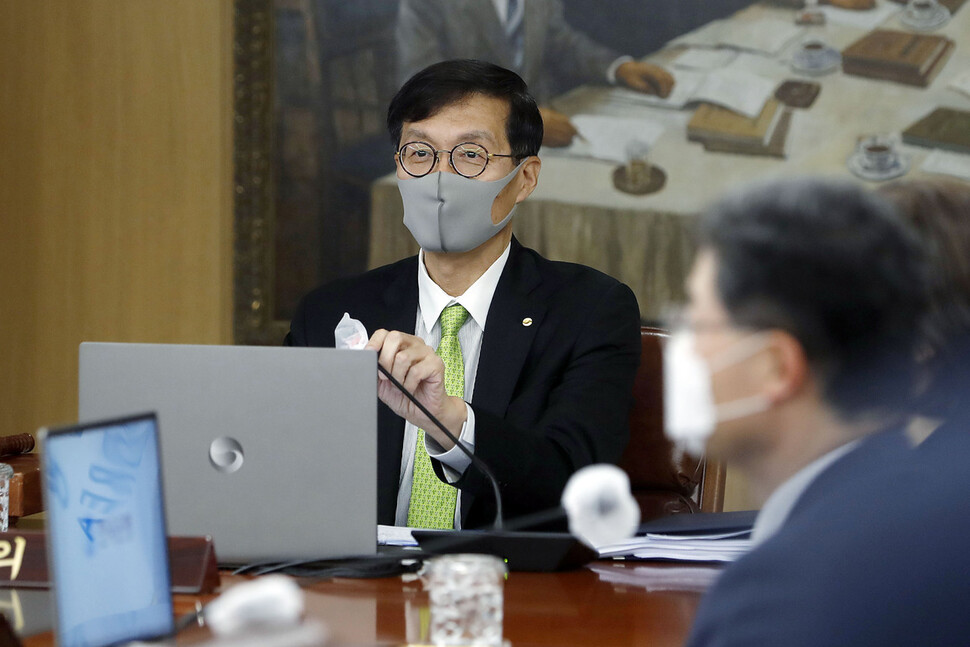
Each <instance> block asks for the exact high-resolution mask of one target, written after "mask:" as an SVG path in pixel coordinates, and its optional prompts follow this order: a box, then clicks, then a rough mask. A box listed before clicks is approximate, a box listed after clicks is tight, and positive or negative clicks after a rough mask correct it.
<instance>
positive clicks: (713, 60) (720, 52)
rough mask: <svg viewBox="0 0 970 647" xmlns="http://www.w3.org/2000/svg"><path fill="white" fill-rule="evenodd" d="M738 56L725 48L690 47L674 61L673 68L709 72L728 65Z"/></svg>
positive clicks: (733, 50) (734, 51)
mask: <svg viewBox="0 0 970 647" xmlns="http://www.w3.org/2000/svg"><path fill="white" fill-rule="evenodd" d="M737 56H738V51H737V50H735V49H727V48H714V47H690V48H688V49H687V50H685V51H684V53H683V54H681V55H680V56H678V57H677V58H676V59H674V62H673V63H672V65H673V66H674V67H682V68H688V69H698V70H711V69H714V68H719V67H725V66H726V65H729V64H730V63H731V61H733V60H734V59H735V58H737Z"/></svg>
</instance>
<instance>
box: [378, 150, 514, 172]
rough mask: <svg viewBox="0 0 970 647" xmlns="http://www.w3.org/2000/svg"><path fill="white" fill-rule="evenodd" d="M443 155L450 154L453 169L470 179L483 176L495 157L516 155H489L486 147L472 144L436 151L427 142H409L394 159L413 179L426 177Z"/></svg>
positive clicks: (449, 159) (449, 158)
mask: <svg viewBox="0 0 970 647" xmlns="http://www.w3.org/2000/svg"><path fill="white" fill-rule="evenodd" d="M441 153H448V162H449V163H450V164H451V168H453V169H455V172H456V173H458V175H461V176H464V177H468V178H472V177H478V176H479V175H481V174H482V173H483V172H484V171H485V167H486V166H488V162H489V160H490V159H492V158H493V157H515V155H499V154H498V153H489V152H488V151H487V150H485V147H484V146H481V145H479V144H473V143H472V142H465V143H463V144H458V145H457V146H455V147H454V148H452V149H451V150H447V149H444V150H435V148H434V147H433V146H432V145H431V144H428V143H426V142H408V143H407V144H405V145H404V146H401V148H400V149H398V151H397V152H396V153H394V157H395V158H397V161H398V162H400V163H401V168H403V169H404V172H405V173H407V174H408V175H410V176H412V177H424V176H425V175H427V174H428V173H430V172H431V171H432V170H433V169H434V167H435V165H436V164H437V163H438V155H439V154H441Z"/></svg>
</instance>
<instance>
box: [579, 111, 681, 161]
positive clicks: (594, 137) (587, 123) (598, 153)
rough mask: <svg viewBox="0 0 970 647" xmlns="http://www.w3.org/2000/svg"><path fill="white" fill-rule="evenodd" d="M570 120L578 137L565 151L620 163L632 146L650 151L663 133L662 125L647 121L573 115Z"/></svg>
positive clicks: (624, 159) (625, 159)
mask: <svg viewBox="0 0 970 647" xmlns="http://www.w3.org/2000/svg"><path fill="white" fill-rule="evenodd" d="M571 121H572V124H573V126H575V127H576V130H578V131H579V134H580V135H581V137H575V138H574V139H573V143H572V145H571V146H570V147H569V148H568V149H566V150H565V151H564V152H566V153H568V154H570V155H575V156H578V157H593V158H595V159H601V160H606V161H609V162H619V163H621V164H622V163H625V162H626V161H627V157H628V155H627V151H629V149H630V147H631V146H642V147H643V148H644V149H646V150H649V149H650V148H651V147H652V146H653V145H654V143H655V142H656V141H657V139H659V138H660V135H662V134H663V132H664V127H663V126H662V125H660V124H658V123H657V122H655V121H650V120H648V119H631V118H625V117H602V116H598V115H576V116H574V117H572V119H571Z"/></svg>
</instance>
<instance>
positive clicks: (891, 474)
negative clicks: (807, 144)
mask: <svg viewBox="0 0 970 647" xmlns="http://www.w3.org/2000/svg"><path fill="white" fill-rule="evenodd" d="M700 230H701V235H700V241H701V245H700V251H699V254H698V259H697V261H696V264H695V266H694V269H693V271H692V273H691V277H690V279H689V294H690V299H691V304H690V318H689V320H690V322H691V324H692V325H691V329H692V330H693V339H691V338H690V337H684V336H680V337H677V338H676V339H675V340H674V341H675V342H676V341H681V342H682V344H683V346H684V347H687V346H688V345H687V344H684V343H683V342H685V341H686V342H691V343H690V345H689V347H690V348H692V350H693V353H683V354H682V357H687V358H688V359H694V360H697V361H698V362H699V363H700V365H701V366H702V367H707V369H708V371H707V372H705V371H704V370H701V371H699V372H698V374H697V375H695V376H694V377H695V382H705V385H706V388H707V389H708V391H709V392H710V393H711V394H712V395H711V398H710V404H711V409H710V415H709V416H708V417H707V420H709V421H710V423H709V424H707V425H703V424H698V423H697V421H696V420H695V421H694V423H693V429H692V430H688V431H685V430H687V429H688V428H689V427H690V425H687V424H686V423H685V424H683V425H682V427H681V428H680V432H681V437H682V438H685V439H692V440H694V441H697V440H703V441H706V446H707V448H708V450H709V452H710V453H711V455H715V456H718V457H720V458H722V459H726V460H728V461H729V462H730V463H732V464H733V465H734V466H736V467H738V468H740V469H741V470H742V471H743V472H744V474H745V476H746V477H747V478H748V480H749V482H750V484H751V485H752V487H753V489H754V490H755V491H756V492H758V493H760V494H761V495H762V496H766V497H767V500H766V502H765V504H764V506H763V507H762V509H761V512H760V513H759V516H758V518H757V521H756V523H755V528H754V531H753V536H752V539H753V542H754V544H755V546H754V548H753V550H752V552H751V553H750V554H748V555H747V556H745V557H744V558H742V559H741V560H739V561H738V562H736V563H734V564H732V565H731V566H730V567H728V568H727V569H726V570H725V572H724V573H723V575H722V576H721V578H720V579H719V580H718V581H717V583H716V584H715V585H714V587H713V588H712V589H711V591H709V592H708V594H707V596H706V597H705V599H704V600H703V601H702V603H701V607H700V609H699V611H698V615H697V618H696V621H695V625H694V628H693V631H692V634H691V637H690V639H689V641H688V645H689V646H691V647H701V646H714V645H717V646H734V645H737V646H740V645H786V646H788V645H793V646H796V647H798V646H801V645H805V646H807V645H853V646H859V645H863V646H870V645H871V646H875V645H887V644H893V645H897V644H898V645H917V644H920V645H922V644H933V645H944V644H954V643H953V640H954V638H955V637H957V636H958V637H959V639H960V640H965V637H966V635H967V631H970V626H968V623H967V621H966V620H964V618H966V613H965V612H963V611H962V610H961V609H960V607H962V606H963V605H964V604H965V602H964V601H965V600H966V599H967V595H968V593H970V586H968V584H967V582H966V578H965V576H964V574H965V572H966V571H967V567H968V566H970V559H968V557H967V555H968V554H967V551H966V550H965V539H964V538H965V536H966V533H967V532H970V503H967V502H966V501H967V500H968V498H967V497H966V496H965V492H964V494H960V492H961V491H965V489H966V487H967V486H968V485H970V484H968V479H967V478H966V477H964V476H962V474H960V473H950V474H946V475H939V474H934V473H933V471H932V470H929V469H927V465H926V463H925V462H924V461H923V460H920V459H919V458H918V454H919V452H918V451H917V450H915V449H914V448H913V445H914V443H913V442H912V440H911V438H910V436H909V435H908V434H907V433H904V426H905V423H906V422H907V421H908V419H909V414H910V413H911V406H912V395H913V392H914V382H915V380H914V377H915V375H916V372H917V371H916V359H915V358H916V352H915V350H916V346H917V343H918V342H919V339H920V337H919V326H918V322H919V320H920V317H921V315H922V312H923V308H924V304H925V299H926V293H927V289H926V281H925V256H924V252H923V248H922V246H921V245H920V243H919V241H918V240H917V239H916V237H915V236H914V235H913V233H912V231H910V230H909V229H908V228H907V227H906V226H905V224H904V223H903V222H902V220H901V219H900V218H899V216H898V214H897V213H896V211H895V210H894V209H893V208H892V206H891V205H890V204H889V203H887V202H885V201H884V200H882V199H880V198H878V197H877V196H875V195H872V194H870V193H868V192H866V191H865V190H863V189H862V188H859V187H857V186H854V185H849V184H842V183H836V182H832V181H820V180H788V181H784V182H775V183H773V184H768V185H761V186H758V187H754V188H751V189H749V190H747V191H743V192H740V193H738V194H735V195H733V196H731V197H728V198H727V199H725V200H724V201H722V202H721V203H719V204H718V205H716V206H715V207H713V208H712V209H711V210H710V211H709V212H708V213H707V214H706V215H705V216H704V217H703V218H702V222H701V228H700ZM682 335H683V334H682ZM673 343H674V342H672V345H673ZM671 359H675V358H673V357H672V358H671ZM682 364H683V363H682ZM675 372H676V371H675ZM665 386H666V387H667V388H670V389H672V391H671V394H670V395H671V400H670V401H671V405H672V406H671V407H670V410H671V411H676V403H677V401H678V397H677V394H676V392H677V391H678V390H680V391H681V392H685V389H687V387H688V386H690V385H689V384H688V383H686V382H684V380H683V377H681V378H677V377H674V379H673V380H669V381H668V382H666V384H665ZM693 386H694V387H696V386H697V385H696V384H694V385H693ZM701 390H702V391H703V389H701ZM695 392H698V391H697V390H696V388H695ZM693 406H694V407H695V408H696V407H703V403H702V402H697V401H695V402H694V404H693ZM672 422H673V423H674V424H673V427H674V429H676V428H677V423H678V421H677V420H676V419H675V420H673V421H672Z"/></svg>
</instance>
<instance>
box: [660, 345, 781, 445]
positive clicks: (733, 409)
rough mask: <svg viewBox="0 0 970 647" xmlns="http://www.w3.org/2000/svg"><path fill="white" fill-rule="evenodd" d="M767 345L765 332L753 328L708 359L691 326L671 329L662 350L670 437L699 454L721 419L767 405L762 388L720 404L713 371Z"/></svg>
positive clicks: (666, 424) (746, 414)
mask: <svg viewBox="0 0 970 647" xmlns="http://www.w3.org/2000/svg"><path fill="white" fill-rule="evenodd" d="M764 345H765V342H764V336H763V335H761V334H760V333H755V334H753V335H750V336H748V337H745V338H744V339H742V340H741V341H739V342H737V343H735V344H733V345H731V346H729V347H728V348H726V349H724V350H723V351H721V352H720V353H718V354H717V355H716V356H715V357H714V358H712V359H711V361H710V364H708V363H707V362H705V361H704V359H703V358H702V357H701V356H700V355H699V354H698V353H697V350H696V349H695V346H694V333H693V332H690V331H686V330H685V331H679V332H676V333H674V334H673V335H671V337H670V340H669V341H668V342H667V344H666V345H665V346H664V353H663V358H664V375H663V379H664V431H665V432H666V434H667V438H669V439H670V440H672V441H673V442H674V444H675V445H677V446H678V447H679V448H681V449H683V450H685V451H687V452H688V453H690V454H692V455H694V456H698V457H699V456H701V455H702V454H703V453H704V448H705V445H706V444H707V439H708V438H709V437H710V436H711V434H712V433H714V429H715V427H716V426H717V423H719V422H726V421H728V420H736V419H738V418H744V417H746V416H750V415H754V414H756V413H760V412H762V411H765V410H767V409H768V407H769V406H770V404H771V403H770V402H769V401H768V398H767V397H766V396H764V395H760V394H759V395H753V396H750V397H747V398H741V399H738V400H732V401H730V402H724V403H722V404H719V405H716V404H715V403H714V392H713V389H712V386H711V377H712V376H713V375H714V374H715V373H717V372H718V371H720V370H723V369H725V368H727V367H729V366H732V365H734V364H737V363H738V362H740V361H742V360H745V359H747V358H749V357H751V356H752V355H754V354H755V353H756V352H758V351H759V350H761V349H762V348H764Z"/></svg>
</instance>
